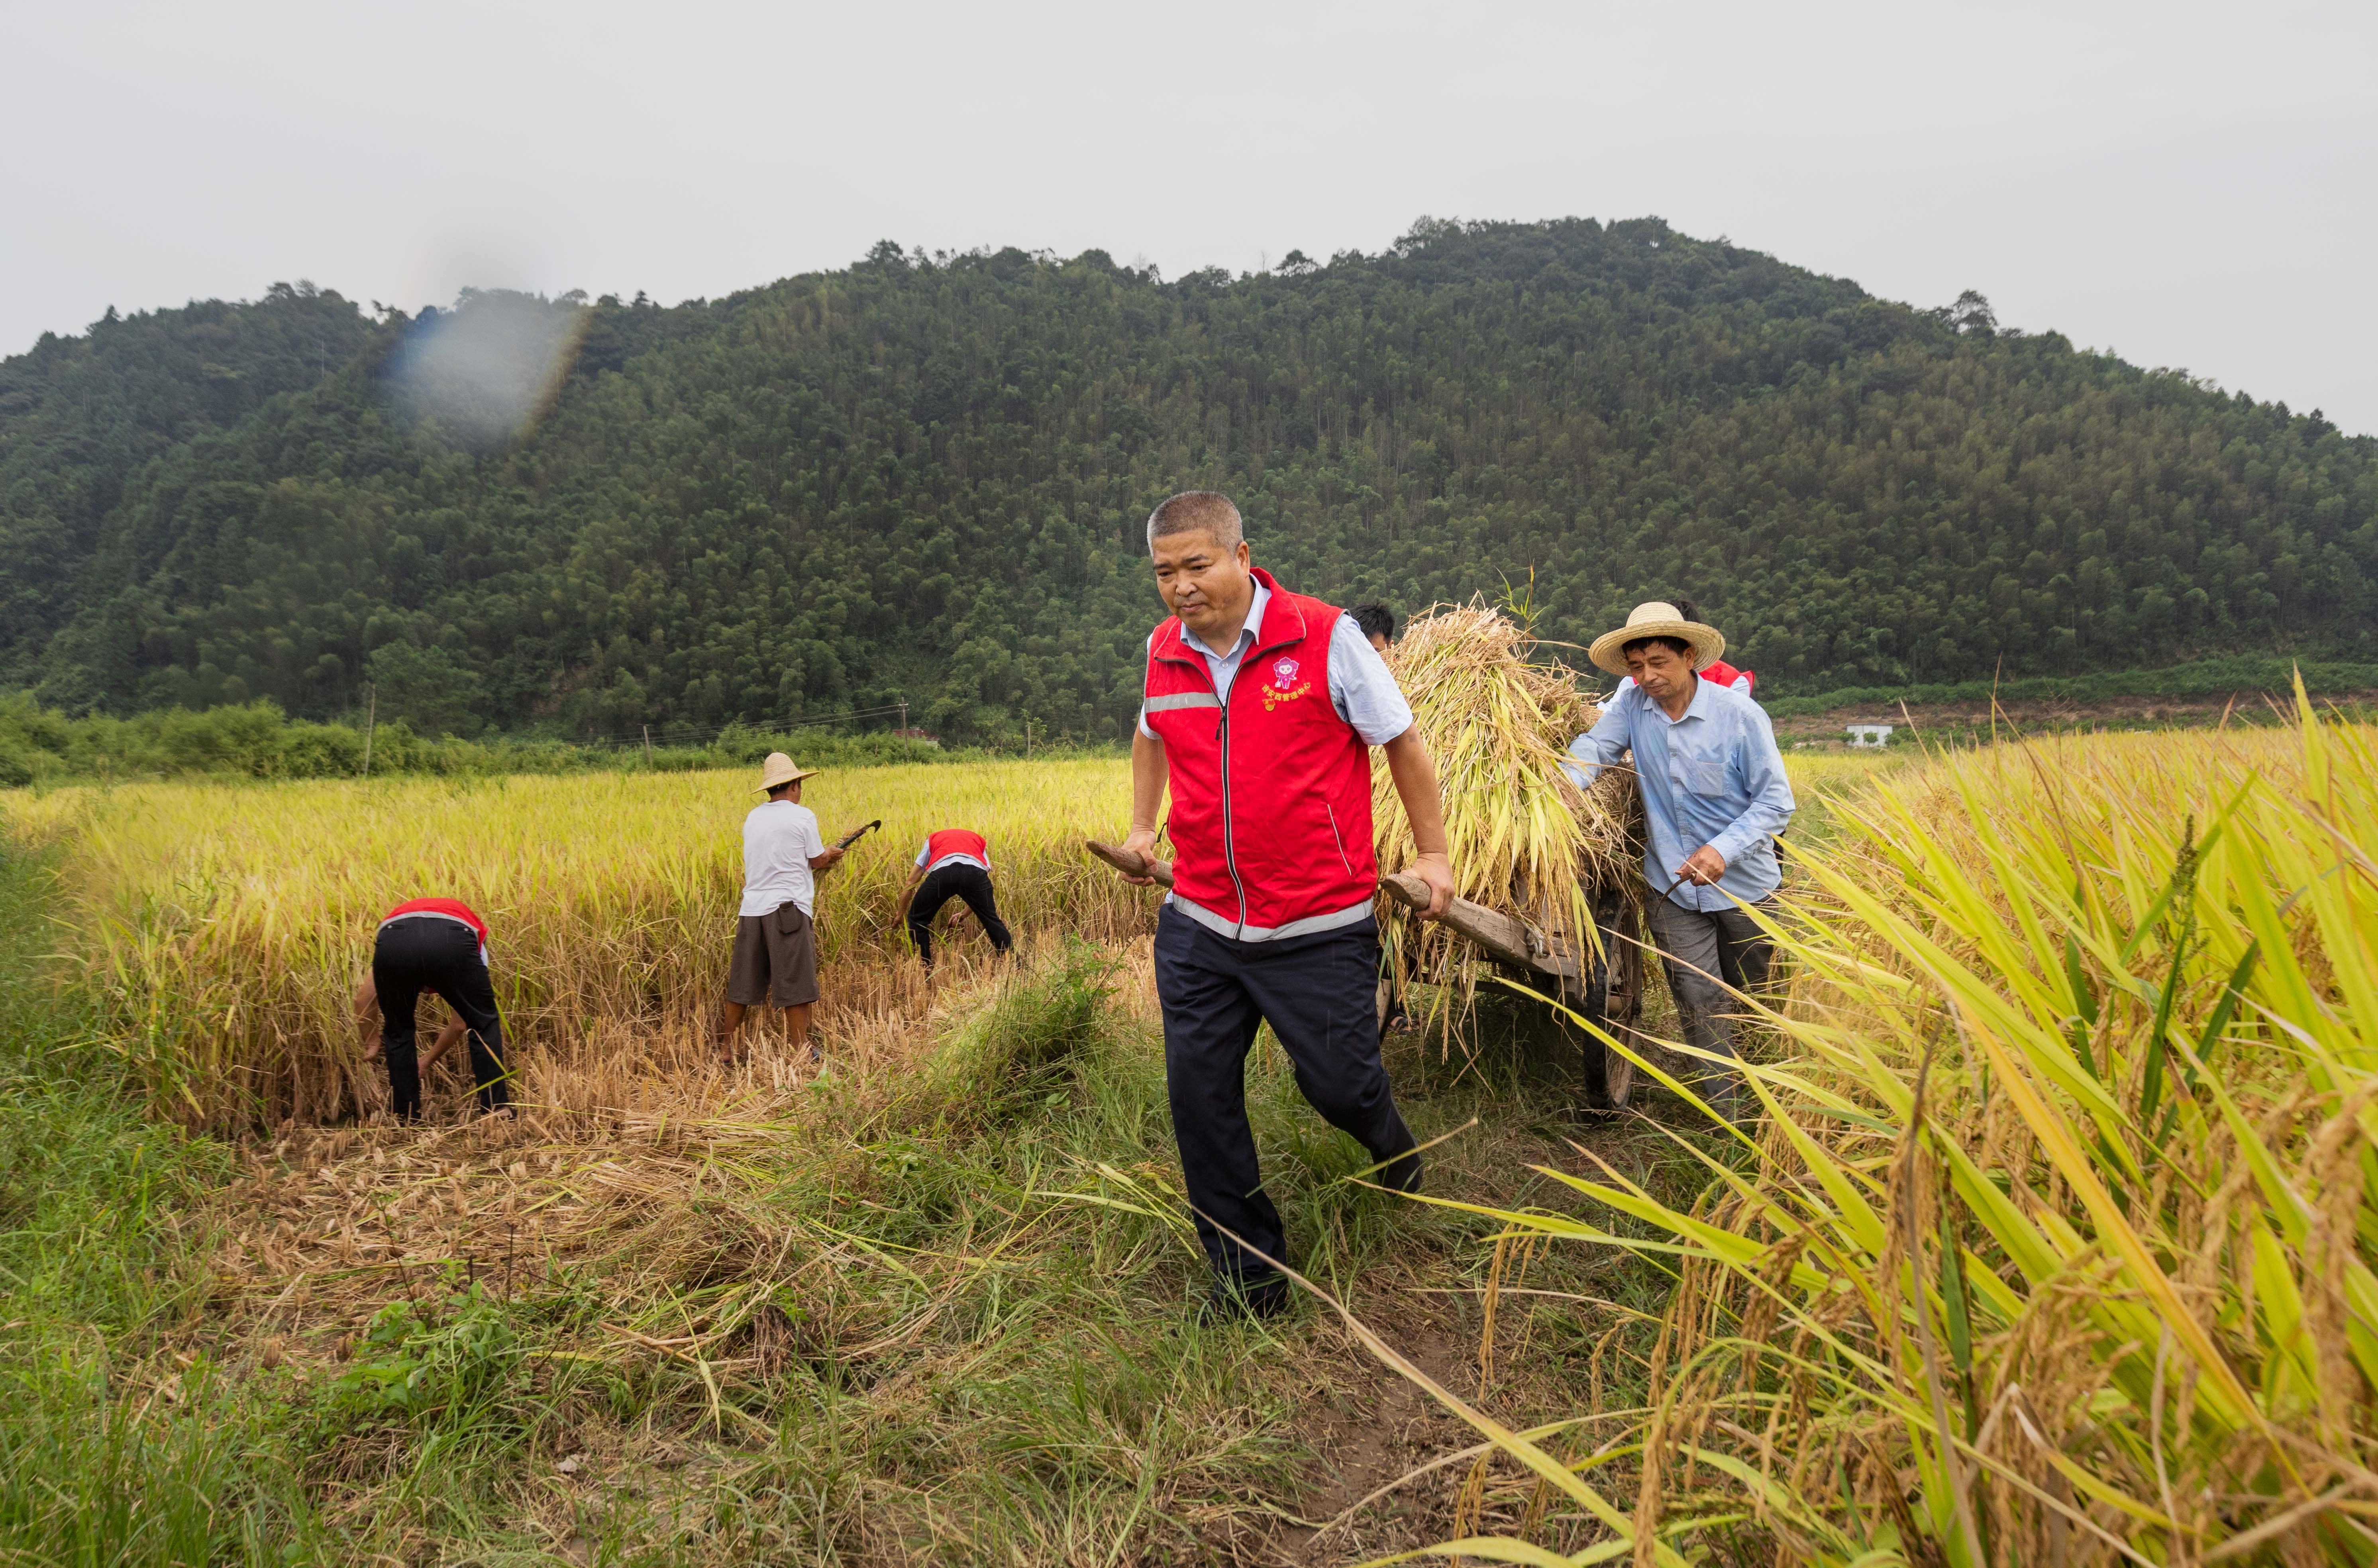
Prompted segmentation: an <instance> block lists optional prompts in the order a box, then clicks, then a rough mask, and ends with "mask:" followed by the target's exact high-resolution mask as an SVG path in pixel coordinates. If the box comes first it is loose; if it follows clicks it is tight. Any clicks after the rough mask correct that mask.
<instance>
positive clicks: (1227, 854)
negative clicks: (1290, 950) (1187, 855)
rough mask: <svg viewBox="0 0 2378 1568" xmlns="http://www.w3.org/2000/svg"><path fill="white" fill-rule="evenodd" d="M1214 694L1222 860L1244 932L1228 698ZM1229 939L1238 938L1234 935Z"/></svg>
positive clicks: (1242, 669)
mask: <svg viewBox="0 0 2378 1568" xmlns="http://www.w3.org/2000/svg"><path fill="white" fill-rule="evenodd" d="M1247 652H1249V653H1253V652H1255V650H1253V649H1252V648H1251V649H1249V650H1248V651H1247ZM1246 673H1247V666H1246V663H1245V661H1241V662H1240V664H1239V675H1240V676H1243V675H1245V674H1246ZM1213 680H1214V674H1213V672H1212V671H1211V670H1208V671H1207V672H1206V681H1207V685H1209V686H1210V685H1212V684H1213ZM1238 689H1239V680H1238V676H1231V691H1232V692H1236V691H1237V690H1238ZM1215 695H1216V696H1218V697H1220V698H1221V700H1222V711H1221V717H1219V719H1217V720H1215V721H1214V734H1215V736H1217V737H1218V738H1219V740H1220V741H1221V743H1222V864H1223V866H1224V867H1225V868H1228V869H1229V871H1230V873H1231V888H1232V890H1233V891H1235V892H1237V893H1238V895H1239V931H1240V933H1241V934H1242V935H1243V934H1244V932H1245V931H1246V928H1247V884H1246V883H1245V882H1243V881H1242V880H1239V850H1238V841H1237V839H1236V838H1235V837H1234V836H1233V835H1232V834H1231V699H1230V698H1229V697H1227V696H1223V694H1222V693H1220V692H1219V691H1218V692H1216V693H1215ZM1231 940H1239V939H1238V938H1237V937H1233V938H1232V939H1231Z"/></svg>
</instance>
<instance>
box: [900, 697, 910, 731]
mask: <svg viewBox="0 0 2378 1568" xmlns="http://www.w3.org/2000/svg"><path fill="white" fill-rule="evenodd" d="M900 727H901V728H902V729H907V727H908V700H907V698H905V697H903V698H902V699H900Z"/></svg>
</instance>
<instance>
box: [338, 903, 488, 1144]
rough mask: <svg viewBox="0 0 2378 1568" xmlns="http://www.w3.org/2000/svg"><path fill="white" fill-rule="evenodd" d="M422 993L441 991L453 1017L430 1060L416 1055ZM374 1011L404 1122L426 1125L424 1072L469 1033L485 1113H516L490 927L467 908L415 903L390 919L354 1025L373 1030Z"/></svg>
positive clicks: (375, 949)
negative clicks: (490, 969) (491, 965)
mask: <svg viewBox="0 0 2378 1568" xmlns="http://www.w3.org/2000/svg"><path fill="white" fill-rule="evenodd" d="M424 991H435V992H437V993H438V995H439V996H441V997H443V998H445V999H446V1005H447V1006H448V1007H450V1008H452V1009H453V1010H454V1016H453V1017H452V1019H450V1020H449V1021H448V1023H447V1024H446V1027H445V1028H443V1029H441V1030H439V1031H438V1041H437V1043H436V1044H435V1045H433V1046H431V1047H429V1059H427V1060H426V1061H423V1060H421V1059H419V1058H418V1057H417V1055H416V1052H417V1050H418V1047H419V1044H420V1041H419V1029H418V1026H417V1025H416V1024H415V1023H414V1011H415V1009H416V1007H417V1006H418V1004H419V1002H420V1000H421V993H422V992H424ZM375 1012H377V1013H378V1014H379V1017H380V1030H379V1044H380V1055H381V1057H382V1058H383V1059H386V1061H387V1062H388V1086H389V1091H390V1094H391V1095H393V1096H394V1098H395V1102H396V1118H397V1119H398V1120H399V1121H418V1120H420V1119H421V1075H422V1073H424V1072H426V1071H428V1070H429V1069H430V1068H432V1067H435V1066H436V1065H437V1064H438V1059H439V1058H441V1057H443V1056H444V1055H445V1054H446V1052H447V1051H448V1050H449V1049H450V1047H452V1046H453V1044H454V1042H455V1041H456V1040H458V1039H460V1038H461V1037H462V1035H463V1033H464V1031H466V1030H467V1031H468V1032H469V1034H470V1036H471V1078H472V1081H473V1083H474V1084H475V1085H476V1087H477V1091H478V1095H479V1108H480V1109H481V1110H483V1111H498V1110H506V1109H508V1108H509V1107H510V1103H511V1093H510V1090H509V1089H508V1088H507V1087H506V1080H507V1078H508V1077H509V1076H510V1074H509V1073H508V1072H507V1071H506V1070H505V1067H504V1021H503V1019H502V1017H501V1016H500V1015H498V1013H497V1011H496V987H495V985H494V983H493V982H492V981H491V980H490V979H489V978H488V976H487V923H486V921H485V920H482V919H480V918H479V916H478V913H477V912H476V911H475V910H474V909H473V908H472V907H471V906H470V905H469V904H464V903H463V902H462V900H461V899H458V898H416V899H414V900H413V901H412V902H410V903H407V904H398V905H397V906H396V907H395V908H394V909H391V910H390V911H389V912H388V917H387V918H386V919H384V920H382V921H381V922H380V923H379V935H378V938H376V939H375V940H374V941H373V944H372V966H371V973H370V974H369V975H367V976H365V977H364V983H363V984H362V985H360V986H358V987H355V1022H356V1023H357V1024H358V1025H359V1026H361V1027H363V1028H365V1029H366V1030H368V1029H369V1028H370V1026H371V1020H372V1014H373V1013H375ZM366 1038H368V1035H366Z"/></svg>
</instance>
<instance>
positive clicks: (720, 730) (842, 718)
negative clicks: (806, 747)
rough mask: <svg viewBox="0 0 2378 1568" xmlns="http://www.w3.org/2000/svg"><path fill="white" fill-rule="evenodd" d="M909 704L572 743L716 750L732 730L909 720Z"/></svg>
mask: <svg viewBox="0 0 2378 1568" xmlns="http://www.w3.org/2000/svg"><path fill="white" fill-rule="evenodd" d="M907 712H908V704H907V703H906V702H887V703H884V704H883V705H882V706H881V707H875V708H853V709H850V710H848V711H847V712H840V713H816V714H810V715H807V716H804V717H801V718H798V719H757V720H755V719H743V718H737V719H732V720H729V721H728V722H727V723H726V724H718V725H710V724H664V725H661V726H660V727H658V728H656V729H655V728H646V727H642V726H640V727H639V729H638V731H637V733H635V734H634V735H630V736H611V735H601V736H597V735H590V736H586V737H585V738H583V739H582V740H575V741H572V742H570V744H571V745H574V746H609V747H621V746H627V747H643V746H645V745H647V744H650V745H653V746H715V745H716V744H717V743H718V742H719V741H720V740H722V739H724V738H725V737H726V736H727V732H728V731H730V730H737V729H741V730H746V731H750V732H752V733H755V734H758V735H774V734H780V733H782V732H785V731H787V730H797V729H808V728H811V727H813V726H815V725H818V724H848V723H850V722H851V721H853V720H855V719H880V718H883V717H885V716H887V715H890V714H894V713H897V714H900V715H902V716H903V717H906V716H907Z"/></svg>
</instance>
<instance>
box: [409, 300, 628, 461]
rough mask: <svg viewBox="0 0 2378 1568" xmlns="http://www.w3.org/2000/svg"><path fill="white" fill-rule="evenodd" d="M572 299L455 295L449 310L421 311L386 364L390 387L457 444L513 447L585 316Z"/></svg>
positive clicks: (544, 402) (563, 373) (564, 362)
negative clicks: (508, 445)
mask: <svg viewBox="0 0 2378 1568" xmlns="http://www.w3.org/2000/svg"><path fill="white" fill-rule="evenodd" d="M580 297H582V296H571V295H564V296H563V297H562V298H561V299H558V300H548V299H546V298H545V296H543V295H542V294H529V293H514V292H513V291H511V290H509V289H464V290H463V291H462V297H461V298H460V299H458V300H457V301H456V302H455V305H454V308H453V309H451V310H437V309H434V308H433V309H428V310H425V311H423V312H422V313H421V316H420V318H419V319H418V320H416V321H415V322H414V324H413V327H412V329H410V330H409V331H407V332H406V333H405V337H404V341H403V342H402V344H401V345H400V346H399V347H398V349H397V351H396V353H395V354H394V355H392V356H391V358H390V362H389V374H388V379H389V385H390V389H391V391H392V393H393V394H394V396H395V398H396V399H397V401H399V402H401V403H402V404H403V405H404V406H406V407H407V408H409V409H410V410H412V412H413V413H415V414H416V415H417V416H419V417H421V418H423V419H425V420H426V421H429V422H432V423H434V424H435V425H438V427H439V428H441V429H442V430H443V431H444V432H445V433H446V434H447V435H449V436H450V437H453V438H454V439H455V440H457V441H459V442H462V444H464V445H466V446H473V447H480V448H486V447H500V446H504V445H507V444H509V443H510V442H512V441H516V440H518V439H519V438H520V437H522V436H524V435H526V434H527V433H528V432H529V431H530V430H531V429H533V428H534V426H535V425H536V422H537V420H538V419H539V418H540V417H541V416H542V415H543V414H544V413H545V411H546V409H547V408H548V407H550V406H551V404H552V401H553V399H554V398H555V396H556V395H557V394H558V392H559V391H560V389H561V383H562V380H563V378H564V377H567V376H568V375H569V374H570V364H571V362H572V361H573V360H574V359H576V357H577V354H578V344H579V341H580V340H581V339H582V337H583V336H584V335H585V330H586V324H587V322H588V321H589V320H591V319H592V318H593V312H591V311H589V310H588V309H587V308H586V307H585V306H584V305H581V304H579V303H577V300H578V298H580Z"/></svg>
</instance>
